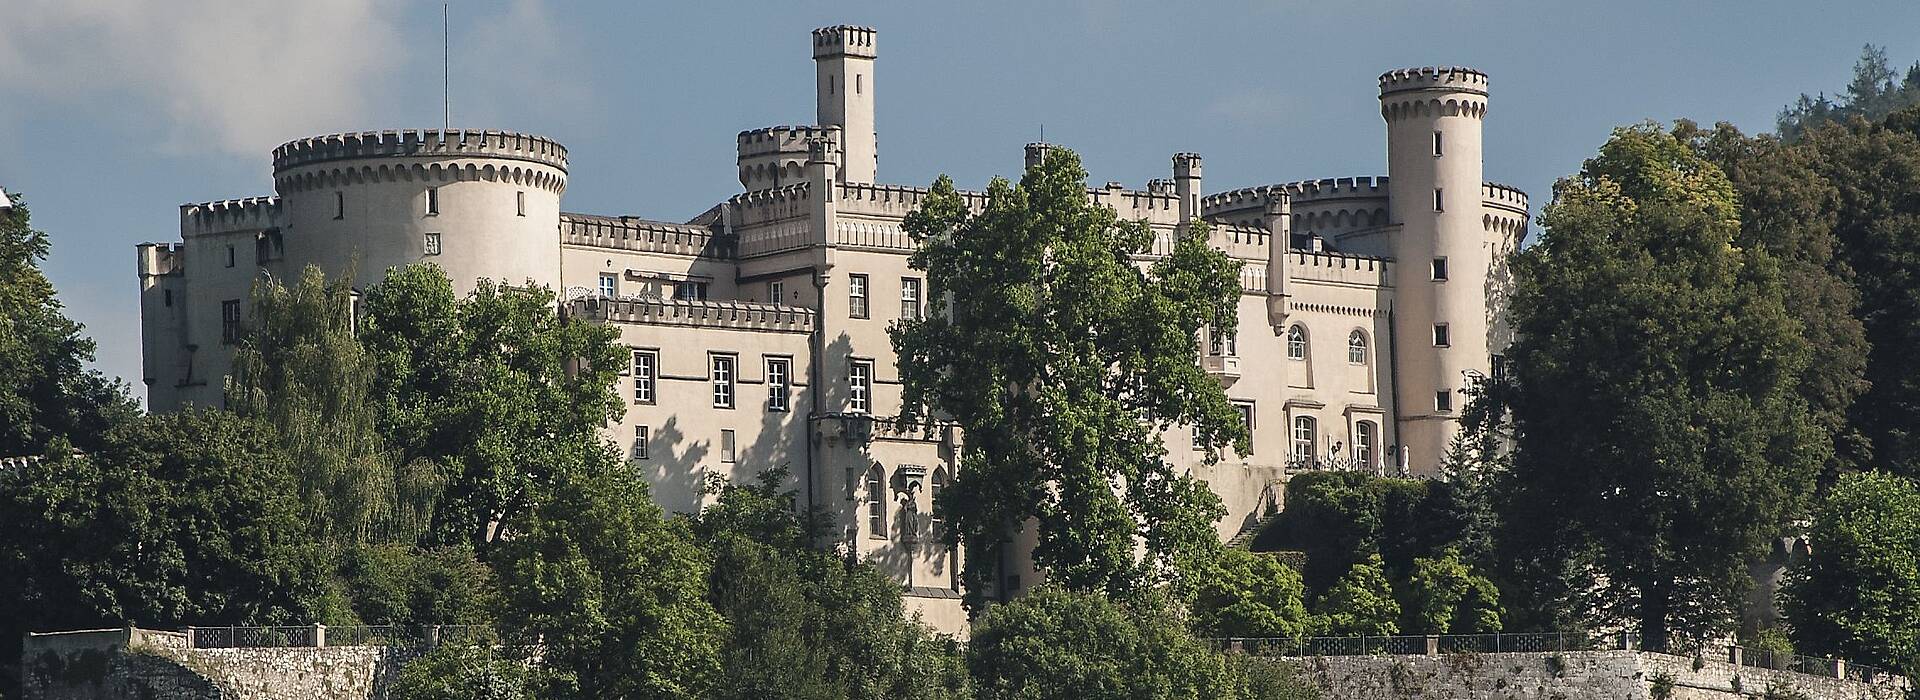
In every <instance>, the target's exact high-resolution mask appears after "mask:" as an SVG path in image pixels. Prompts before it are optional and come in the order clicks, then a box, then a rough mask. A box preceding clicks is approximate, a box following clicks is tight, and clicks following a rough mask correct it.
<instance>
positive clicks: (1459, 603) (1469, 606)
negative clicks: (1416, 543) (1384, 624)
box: [1400, 551, 1501, 634]
mask: <svg viewBox="0 0 1920 700" xmlns="http://www.w3.org/2000/svg"><path fill="white" fill-rule="evenodd" d="M1403 588H1404V590H1403V594H1402V595H1401V604H1400V609H1401V611H1402V622H1401V624H1400V630H1401V631H1402V632H1406V633H1409V634H1485V633H1490V632H1499V631H1500V629H1501V624H1500V592H1499V591H1498V590H1497V589H1495V588H1494V586H1493V582H1492V581H1490V580H1488V579H1487V577H1485V576H1481V575H1479V574H1477V573H1475V572H1474V571H1473V570H1472V569H1471V568H1469V567H1468V566H1467V565H1466V564H1465V563H1464V562H1462V561H1460V558H1459V554H1458V553H1457V552H1453V551H1448V552H1446V553H1444V555H1443V556H1440V557H1437V558H1427V557H1420V558H1417V559H1414V560H1413V575H1412V576H1409V577H1408V578H1407V582H1406V585H1405V586H1404V587H1403Z"/></svg>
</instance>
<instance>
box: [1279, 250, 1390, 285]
mask: <svg viewBox="0 0 1920 700" xmlns="http://www.w3.org/2000/svg"><path fill="white" fill-rule="evenodd" d="M1287 275H1288V277H1290V278H1291V279H1292V280H1294V281H1300V282H1325V283H1333V284H1349V285H1359V286H1365V287H1383V288H1384V287H1392V286H1393V261H1392V260H1388V259H1386V258H1375V257H1368V256H1364V255H1352V254H1347V253H1334V252H1328V251H1316V250H1301V249H1299V248H1295V249H1292V250H1289V251H1287Z"/></svg>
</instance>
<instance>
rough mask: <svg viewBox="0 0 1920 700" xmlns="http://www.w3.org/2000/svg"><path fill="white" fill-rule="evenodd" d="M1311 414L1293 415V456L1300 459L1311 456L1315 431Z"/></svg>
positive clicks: (1310, 457)
mask: <svg viewBox="0 0 1920 700" xmlns="http://www.w3.org/2000/svg"><path fill="white" fill-rule="evenodd" d="M1317 432H1319V431H1318V430H1316V426H1315V425H1314V420H1313V416H1295V417H1294V419H1293V456H1294V457H1296V458H1301V459H1312V458H1313V446H1314V444H1315V438H1316V435H1315V433H1317Z"/></svg>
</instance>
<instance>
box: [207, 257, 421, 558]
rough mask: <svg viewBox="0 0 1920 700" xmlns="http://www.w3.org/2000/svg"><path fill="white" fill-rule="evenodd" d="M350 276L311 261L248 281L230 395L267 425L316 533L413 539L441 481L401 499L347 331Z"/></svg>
mask: <svg viewBox="0 0 1920 700" xmlns="http://www.w3.org/2000/svg"><path fill="white" fill-rule="evenodd" d="M352 278H353V276H352V274H351V273H349V274H347V275H343V276H341V277H340V278H338V279H336V280H334V281H333V282H331V283H329V282H328V281H327V279H326V275H324V274H323V273H321V272H320V269H319V268H317V267H312V266H308V267H307V268H306V270H305V271H304V272H303V273H302V274H301V275H300V280H299V281H298V282H297V283H295V284H294V286H293V287H292V288H291V289H289V288H287V287H285V286H283V285H281V284H280V283H279V281H277V280H273V279H270V278H268V279H263V280H261V281H259V282H257V283H256V284H255V285H254V290H253V303H252V305H253V310H252V320H251V322H250V324H249V327H248V333H247V336H246V337H245V338H243V339H242V340H241V342H240V347H239V349H238V351H237V352H236V353H235V354H234V361H233V376H232V378H231V379H230V380H229V382H228V385H227V388H226V396H227V405H228V406H229V407H231V408H232V409H233V411H234V412H236V413H238V414H240V415H243V416H254V417H258V418H260V419H262V420H263V421H265V422H267V423H268V424H270V425H272V426H273V427H274V431H275V434H276V435H278V436H279V438H280V450H281V452H282V453H284V454H285V455H286V457H287V460H288V463H289V464H291V465H292V466H293V467H294V469H295V470H296V475H297V483H296V487H297V489H298V495H299V499H300V503H301V504H303V505H304V506H305V508H306V511H307V520H308V523H309V526H310V527H311V528H312V531H313V532H314V534H315V536H317V537H319V538H320V539H321V540H322V541H326V542H338V543H363V542H367V541H370V540H373V539H375V538H376V535H378V536H379V537H378V539H381V540H387V541H400V542H412V541H413V540H414V539H415V536H416V535H417V533H418V532H419V530H420V529H421V528H422V527H423V526H424V520H425V517H424V515H425V513H426V512H428V511H430V510H431V503H432V500H433V498H434V497H436V496H437V495H438V493H437V491H438V488H435V487H434V486H433V485H432V484H431V482H432V481H434V479H433V478H431V477H429V478H428V479H427V481H428V482H429V485H428V486H427V487H426V488H422V489H414V490H410V491H412V492H410V493H409V494H408V495H409V496H411V497H412V498H411V500H412V502H409V503H401V502H400V491H401V489H400V488H399V486H400V483H399V480H398V479H397V477H396V473H395V471H396V470H395V469H394V465H393V458H392V455H391V454H390V453H389V450H388V448H387V445H386V441H384V440H382V439H381V436H380V434H379V433H378V432H377V431H376V429H375V424H374V421H375V415H374V405H373V403H372V402H371V401H370V400H369V398H370V397H369V393H370V388H371V387H370V385H371V383H372V377H373V367H372V365H371V363H370V362H369V361H368V359H367V356H366V353H365V352H363V351H362V350H361V348H360V343H359V342H358V341H357V340H355V339H354V335H353V327H352V325H353V318H352V315H351V314H352V295H353V288H352V287H351V283H350V280H351V279H352ZM425 471H426V472H427V473H428V474H432V473H433V472H434V470H433V469H432V468H431V466H427V467H426V468H425ZM409 516H412V517H409Z"/></svg>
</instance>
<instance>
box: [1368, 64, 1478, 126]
mask: <svg viewBox="0 0 1920 700" xmlns="http://www.w3.org/2000/svg"><path fill="white" fill-rule="evenodd" d="M1486 115H1487V74H1485V73H1482V72H1480V71H1477V70H1474V69H1472V68H1462V67H1459V66H1447V67H1431V68H1403V69H1401V70H1395V71H1387V72H1386V73H1382V74H1381V75H1380V116H1382V117H1384V118H1385V119H1386V120H1387V121H1388V122H1395V121H1399V120H1401V119H1414V118H1426V117H1442V116H1447V117H1451V116H1469V117H1473V118H1475V119H1483V118H1485V117H1486Z"/></svg>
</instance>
